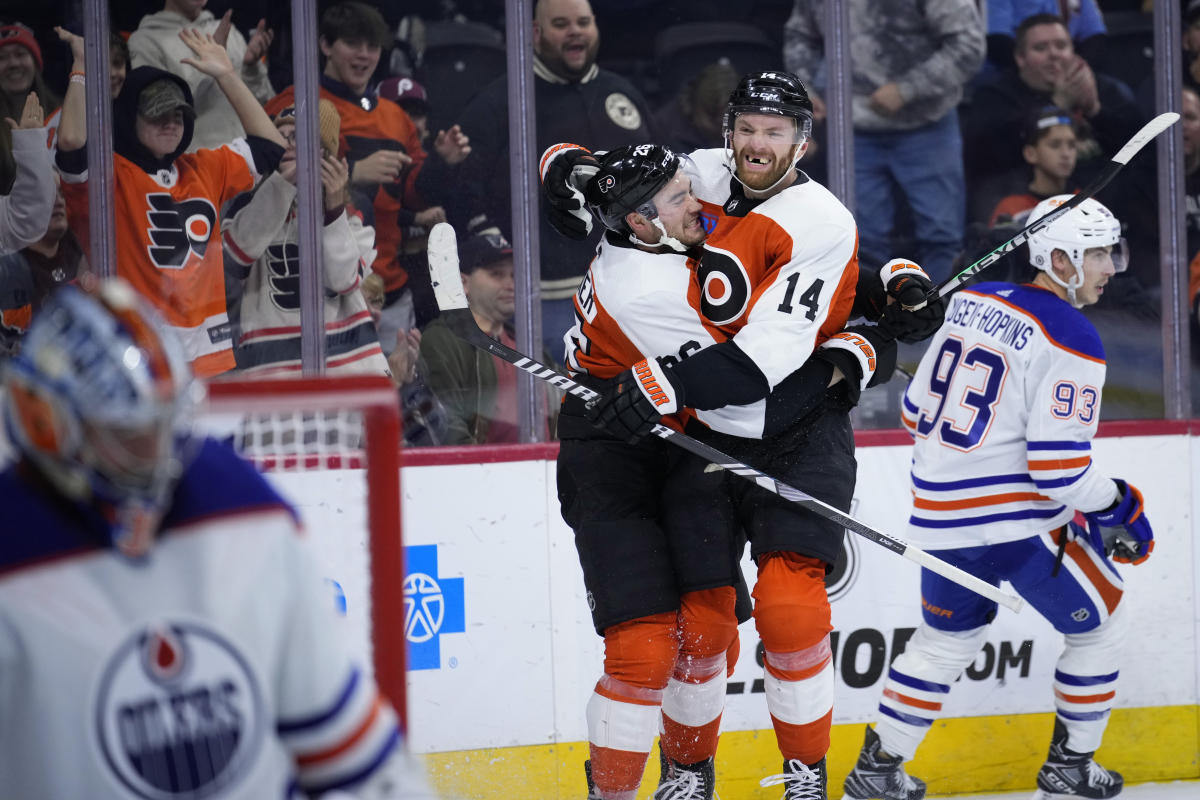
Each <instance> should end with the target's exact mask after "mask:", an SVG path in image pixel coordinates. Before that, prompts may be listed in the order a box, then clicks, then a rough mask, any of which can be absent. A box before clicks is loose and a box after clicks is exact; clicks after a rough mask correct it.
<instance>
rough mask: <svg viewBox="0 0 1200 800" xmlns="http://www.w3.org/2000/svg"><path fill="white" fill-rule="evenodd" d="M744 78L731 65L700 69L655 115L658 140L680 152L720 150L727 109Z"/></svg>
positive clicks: (714, 65) (710, 66)
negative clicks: (706, 149)
mask: <svg viewBox="0 0 1200 800" xmlns="http://www.w3.org/2000/svg"><path fill="white" fill-rule="evenodd" d="M740 77H741V76H740V75H738V72H737V70H735V69H734V68H733V67H731V66H730V65H729V64H722V63H713V64H709V65H708V66H706V67H705V68H704V69H702V70H700V72H699V73H697V74H696V75H695V76H694V77H693V78H692V79H691V80H690V81H688V82H687V83H685V84H684V85H683V86H681V87H680V89H679V93H678V94H677V95H676V96H675V97H674V98H673V99H672V100H671V102H670V103H669V104H668V105H666V106H664V107H663V108H661V109H660V110H659V111H658V112H657V113H655V115H654V129H655V131H656V135H657V137H658V141H659V142H662V143H663V144H665V145H668V146H669V147H670V148H671V149H673V150H675V151H676V152H678V153H689V152H691V151H692V150H699V149H701V148H707V147H719V146H720V143H721V141H722V135H721V125H722V121H723V119H724V117H725V106H726V104H727V103H728V102H729V95H730V93H731V92H733V90H734V89H735V88H736V87H737V83H738V78H740Z"/></svg>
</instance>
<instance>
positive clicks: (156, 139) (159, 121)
mask: <svg viewBox="0 0 1200 800" xmlns="http://www.w3.org/2000/svg"><path fill="white" fill-rule="evenodd" d="M137 138H138V141H139V142H141V143H142V145H143V146H144V147H145V148H146V149H147V150H149V151H150V152H151V153H152V154H153V155H154V157H155V158H165V157H166V156H169V155H171V154H172V153H174V152H175V151H176V150H178V149H179V143H180V142H181V141H183V109H182V108H177V109H175V110H174V111H172V112H170V113H168V114H164V115H163V116H161V117H156V118H155V119H147V118H146V117H143V116H142V115H141V114H138V118H137Z"/></svg>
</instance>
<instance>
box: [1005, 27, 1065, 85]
mask: <svg viewBox="0 0 1200 800" xmlns="http://www.w3.org/2000/svg"><path fill="white" fill-rule="evenodd" d="M1074 55H1075V48H1074V46H1073V45H1072V44H1071V35H1070V34H1069V33H1067V29H1066V28H1065V27H1063V26H1062V24H1060V23H1057V22H1051V23H1046V24H1045V25H1034V26H1033V27H1031V28H1030V29H1029V30H1028V31H1026V32H1025V38H1024V39H1023V40H1022V42H1021V44H1020V46H1019V47H1018V48H1017V49H1016V51H1015V52H1014V53H1013V58H1014V59H1015V60H1016V62H1017V72H1018V73H1019V74H1020V76H1021V80H1022V81H1024V82H1025V84H1026V85H1028V86H1029V87H1030V88H1031V89H1034V90H1035V91H1039V92H1048V91H1050V90H1051V89H1053V88H1054V87H1055V85H1057V84H1058V82H1059V81H1060V80H1062V77H1063V75H1064V74H1065V73H1066V70H1067V64H1068V63H1069V62H1070V60H1071V58H1072V56H1074Z"/></svg>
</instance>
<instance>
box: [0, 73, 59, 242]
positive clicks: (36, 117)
mask: <svg viewBox="0 0 1200 800" xmlns="http://www.w3.org/2000/svg"><path fill="white" fill-rule="evenodd" d="M42 116H43V111H42V105H41V103H40V102H38V96H37V93H36V92H29V93H28V94H27V95H26V96H25V104H24V106H23V107H22V108H21V113H20V114H18V115H17V116H16V118H15V119H14V118H13V117H5V118H4V124H3V125H0V128H2V129H3V130H4V131H6V132H7V133H8V135H9V136H10V137H11V141H12V155H13V156H15V157H16V158H15V164H16V166H15V169H14V179H13V180H12V181H11V182H10V186H9V188H7V189H5V190H4V192H3V194H0V255H3V254H4V253H11V252H14V251H16V250H20V249H21V248H22V247H25V246H26V245H29V244H31V243H33V242H36V241H37V240H38V239H40V238H42V234H44V233H45V232H46V225H47V224H48V223H49V220H50V212H51V209H52V208H53V206H54V169H53V168H52V167H51V165H50V152H49V151H48V150H47V149H46V138H45V137H46V133H45V131H44V130H43V129H42Z"/></svg>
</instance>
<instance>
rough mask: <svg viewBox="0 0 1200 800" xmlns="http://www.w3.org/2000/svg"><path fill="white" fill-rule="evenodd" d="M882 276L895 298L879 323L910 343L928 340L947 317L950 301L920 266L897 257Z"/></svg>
mask: <svg viewBox="0 0 1200 800" xmlns="http://www.w3.org/2000/svg"><path fill="white" fill-rule="evenodd" d="M879 279H880V280H881V281H882V282H883V284H884V285H885V286H886V287H887V294H888V297H890V298H893V299H894V300H895V302H894V303H891V304H889V305H888V306H887V308H885V309H884V311H883V314H882V318H881V319H880V322H879V325H880V327H882V328H884V329H885V330H886V331H887V332H888V333H890V334H891V335H892V336H894V337H895V338H897V339H899V340H900V341H902V342H907V343H908V344H914V343H916V342H921V341H924V340H925V339H928V338H929V337H930V336H932V335H933V334H934V333H936V332H937V329H938V328H940V327H941V326H942V320H944V319H945V318H946V301H945V300H944V299H943V298H940V297H936V296H931V295H934V292H935V291H936V288H935V287H934V285H933V282H932V281H931V280H930V279H929V276H928V275H927V274H926V273H925V270H923V269H921V267H920V266H918V265H917V264H915V263H913V262H911V261H905V260H904V259H902V258H894V259H892V260H891V261H889V262H888V263H886V264H884V265H883V267H882V268H881V269H880V270H879Z"/></svg>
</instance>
